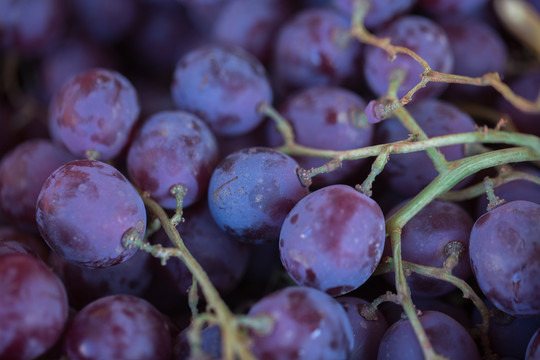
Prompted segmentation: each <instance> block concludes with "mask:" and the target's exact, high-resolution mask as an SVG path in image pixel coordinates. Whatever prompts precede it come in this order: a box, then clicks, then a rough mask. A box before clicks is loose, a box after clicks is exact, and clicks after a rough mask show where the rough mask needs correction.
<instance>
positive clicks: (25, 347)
mask: <svg viewBox="0 0 540 360" xmlns="http://www.w3.org/2000/svg"><path fill="white" fill-rule="evenodd" d="M67 317H68V300H67V296H66V291H65V289H64V286H63V285H62V282H61V281H60V279H59V278H58V277H57V276H56V275H55V274H54V273H53V272H52V271H51V270H49V269H48V268H47V267H46V266H45V265H44V264H43V263H42V262H41V261H40V260H38V259H36V258H35V257H33V256H30V255H26V254H4V255H0V319H2V326H0V358H2V359H10V360H31V359H35V358H36V357H38V356H40V355H41V354H43V353H45V352H46V351H47V350H48V349H49V348H51V347H52V346H53V345H54V343H55V342H56V341H57V340H58V339H59V338H60V335H61V334H62V331H63V329H64V326H65V324H66V321H67Z"/></svg>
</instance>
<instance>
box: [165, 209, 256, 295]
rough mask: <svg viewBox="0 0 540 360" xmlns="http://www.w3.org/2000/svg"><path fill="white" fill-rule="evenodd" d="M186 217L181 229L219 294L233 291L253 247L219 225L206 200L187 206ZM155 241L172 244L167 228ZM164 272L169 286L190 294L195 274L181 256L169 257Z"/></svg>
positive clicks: (194, 255)
mask: <svg viewBox="0 0 540 360" xmlns="http://www.w3.org/2000/svg"><path fill="white" fill-rule="evenodd" d="M183 217H184V218H185V219H186V221H185V222H183V223H180V224H179V225H178V226H177V230H178V232H179V234H180V236H181V237H182V240H183V241H184V244H185V245H186V247H187V248H188V250H189V251H190V253H191V254H192V255H193V257H195V259H197V261H198V262H199V264H201V266H202V267H203V269H204V270H205V271H206V273H207V274H208V277H209V278H210V281H211V282H212V284H213V285H214V286H215V287H216V289H217V290H218V291H219V293H220V294H222V295H225V294H226V293H229V292H230V291H231V290H233V289H234V287H235V286H236V285H237V284H238V282H239V281H240V279H241V278H242V276H243V275H244V272H245V270H246V266H247V263H248V260H249V256H250V247H249V246H248V245H247V244H243V243H241V242H239V241H237V240H236V239H234V238H232V237H231V236H229V235H228V234H226V233H225V232H223V230H221V229H220V228H219V227H218V226H217V225H216V223H215V221H214V219H213V218H212V214H211V213H210V210H209V208H208V205H207V202H206V201H205V200H201V201H200V202H198V203H197V204H195V205H193V206H192V207H190V208H189V209H186V210H185V211H184V214H183ZM154 241H156V242H157V243H159V244H163V245H164V246H168V247H171V246H172V244H171V243H170V241H169V239H168V237H167V235H166V234H165V232H163V231H160V232H159V233H157V234H156V235H155V236H154ZM163 272H164V273H165V274H166V276H167V278H168V279H170V281H169V286H171V287H176V288H177V289H178V290H179V292H180V293H182V294H184V295H187V291H188V289H189V287H190V286H191V284H192V283H193V275H192V274H191V272H190V271H189V270H188V268H187V267H186V266H185V265H184V264H183V262H182V261H181V260H180V259H177V258H171V259H169V260H168V261H167V265H166V266H165V268H163Z"/></svg>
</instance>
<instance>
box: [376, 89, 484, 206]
mask: <svg viewBox="0 0 540 360" xmlns="http://www.w3.org/2000/svg"><path fill="white" fill-rule="evenodd" d="M407 109H408V110H409V113H410V114H411V116H412V117H413V118H414V120H416V122H417V123H418V125H419V126H420V127H421V128H422V129H423V130H424V132H425V133H426V134H427V136H428V137H434V136H442V135H449V134H457V133H461V132H472V131H475V123H474V120H473V119H472V118H471V117H470V116H469V115H468V114H466V113H464V112H463V111H461V110H459V109H458V108H457V107H456V106H455V105H452V104H451V103H448V102H445V101H442V100H436V99H426V100H422V101H415V102H414V103H411V104H410V105H409V106H408V107H407ZM376 137H377V139H378V140H377V141H378V143H381V144H384V143H387V142H394V141H399V140H405V139H407V138H408V137H409V131H408V130H407V129H406V128H405V127H404V126H403V125H402V124H401V122H400V121H399V120H398V119H395V118H392V119H387V120H384V121H383V122H382V123H381V124H380V126H379V127H378V128H377V133H376ZM440 151H441V152H442V154H443V155H444V156H445V158H446V160H449V161H452V160H457V159H461V158H463V157H465V154H464V152H463V147H462V146H461V145H451V146H445V147H442V148H440ZM437 175H438V172H437V171H436V170H435V167H434V166H433V163H432V161H431V159H430V158H429V157H428V156H427V154H426V153H425V152H423V151H420V152H415V153H409V154H395V155H391V156H390V160H389V161H388V163H387V164H386V166H385V168H384V172H383V173H382V176H381V177H382V178H384V179H385V180H386V181H387V182H388V185H389V187H391V188H392V190H394V191H396V192H398V193H400V194H402V195H405V196H413V195H416V194H417V193H418V192H420V191H421V190H422V189H423V188H424V187H426V185H428V184H429V183H430V182H431V181H432V180H433V179H434V178H435V177H436V176H437ZM470 180H471V179H470V178H467V179H465V180H463V181H461V182H460V183H459V184H458V187H462V186H464V185H465V184H467V183H468V182H469V181H470Z"/></svg>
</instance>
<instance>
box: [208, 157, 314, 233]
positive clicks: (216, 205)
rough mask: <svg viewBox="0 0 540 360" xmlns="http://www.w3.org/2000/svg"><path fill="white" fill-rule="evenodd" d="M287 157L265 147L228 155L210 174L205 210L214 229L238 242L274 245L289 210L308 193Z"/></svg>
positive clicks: (294, 164) (294, 163)
mask: <svg viewBox="0 0 540 360" xmlns="http://www.w3.org/2000/svg"><path fill="white" fill-rule="evenodd" d="M297 171H298V164H297V162H296V161H295V160H293V159H292V158H291V157H290V156H287V155H285V154H282V153H280V152H279V151H277V150H274V149H271V148H264V147H253V148H247V149H243V150H240V151H237V152H235V153H232V154H230V155H229V156H227V157H226V158H225V159H223V160H222V161H221V162H220V163H219V164H218V166H217V167H216V168H215V170H214V173H213V174H212V177H211V178H210V185H209V188H208V205H209V207H210V211H211V212H212V216H213V217H214V220H215V221H216V223H217V224H218V226H219V227H220V228H221V229H223V230H225V231H226V232H227V233H229V234H230V235H232V236H234V237H236V238H237V239H239V240H240V241H244V242H249V243H262V242H272V241H277V239H278V238H279V232H280V229H281V225H282V224H283V221H284V220H285V216H287V213H288V212H289V210H291V209H292V207H293V206H294V205H295V204H296V203H297V202H298V200H300V199H301V198H303V197H304V196H305V195H307V193H308V189H307V188H306V187H304V186H303V185H302V183H301V182H300V179H299V178H298V175H297Z"/></svg>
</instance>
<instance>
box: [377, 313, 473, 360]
mask: <svg viewBox="0 0 540 360" xmlns="http://www.w3.org/2000/svg"><path fill="white" fill-rule="evenodd" d="M419 319H420V323H421V324H422V327H423V328H424V330H425V331H426V335H427V337H428V339H429V342H430V343H431V345H432V346H433V349H434V350H435V352H436V353H437V354H439V355H442V356H445V357H446V358H447V359H449V360H463V359H467V360H480V353H479V352H478V348H477V346H476V344H475V343H474V340H473V339H472V337H471V335H469V333H468V332H467V330H466V329H465V328H464V327H463V326H461V325H460V324H459V323H458V322H457V321H456V320H454V319H452V318H451V317H449V316H448V315H445V314H443V313H441V312H438V311H424V312H423V313H422V315H420V316H419ZM423 358H424V356H423V354H422V349H421V348H420V344H419V343H418V340H417V338H416V334H415V333H414V331H413V328H412V326H411V324H410V323H409V320H408V319H403V320H400V321H398V322H396V323H394V325H392V326H390V328H388V330H387V331H386V333H385V334H384V336H383V338H382V341H381V346H380V348H379V355H378V357H377V359H379V360H382V359H407V360H409V359H423Z"/></svg>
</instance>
